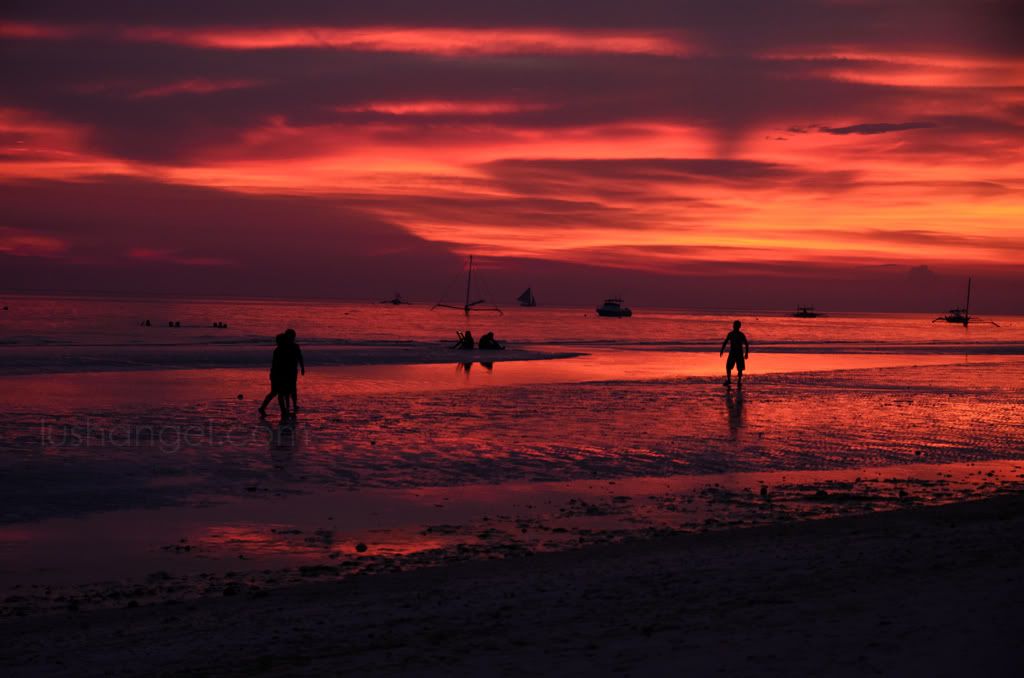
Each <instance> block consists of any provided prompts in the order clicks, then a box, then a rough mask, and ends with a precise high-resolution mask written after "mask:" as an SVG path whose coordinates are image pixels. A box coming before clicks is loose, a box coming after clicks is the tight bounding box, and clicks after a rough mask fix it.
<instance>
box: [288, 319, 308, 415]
mask: <svg viewBox="0 0 1024 678" xmlns="http://www.w3.org/2000/svg"><path fill="white" fill-rule="evenodd" d="M284 338H285V341H286V342H287V344H288V350H289V351H290V354H289V356H288V360H289V363H288V364H289V370H290V371H289V372H288V376H289V377H290V378H291V380H292V384H291V399H292V411H293V412H295V411H297V410H298V409H299V372H300V371H301V372H302V376H306V362H305V361H304V360H303V359H302V349H301V348H300V347H299V344H298V342H297V341H295V330H293V329H292V328H290V327H289V328H288V329H286V330H285V331H284Z"/></svg>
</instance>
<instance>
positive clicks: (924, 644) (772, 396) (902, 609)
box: [0, 351, 1024, 675]
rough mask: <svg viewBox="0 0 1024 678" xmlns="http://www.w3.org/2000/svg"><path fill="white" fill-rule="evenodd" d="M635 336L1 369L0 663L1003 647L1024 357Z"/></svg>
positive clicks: (825, 663)
mask: <svg viewBox="0 0 1024 678" xmlns="http://www.w3.org/2000/svg"><path fill="white" fill-rule="evenodd" d="M636 353H638V354H643V357H642V359H640V358H637V361H636V362H635V363H630V362H629V361H630V359H632V358H633V357H635V356H633V355H632V353H630V352H619V354H618V355H617V356H616V355H611V354H610V357H608V358H607V359H606V358H600V357H599V359H597V360H590V361H589V362H588V361H587V360H583V359H579V358H570V359H567V360H542V361H533V362H530V363H515V364H513V363H503V364H499V365H495V366H493V371H491V370H487V369H486V368H485V367H483V366H482V365H479V364H477V365H475V366H474V367H473V368H471V370H472V371H471V372H470V373H467V372H466V370H465V367H464V366H458V365H414V366H396V365H389V366H373V367H366V368H363V367H333V368H332V367H321V368H319V370H320V371H319V372H318V373H317V378H316V379H310V380H309V382H308V387H307V386H306V383H307V382H303V383H302V385H301V386H300V394H301V396H300V402H301V403H302V404H303V408H302V411H301V413H300V417H299V419H298V422H297V424H295V425H290V426H284V427H282V426H279V425H276V424H274V423H271V422H262V421H260V420H259V419H258V418H257V417H256V416H255V413H254V407H255V400H256V399H258V397H259V396H261V395H262V386H263V383H262V381H261V379H262V376H263V375H257V373H256V372H255V371H253V370H246V369H226V370H215V369H211V370H193V369H175V370H146V371H129V372H120V373H113V372H106V373H100V372H97V373H87V372H82V373H76V372H69V373H65V374H59V375H48V376H38V375H23V376H7V377H3V378H2V379H0V381H2V382H3V383H4V384H5V385H7V386H9V387H12V388H7V389H4V390H3V394H4V395H2V396H0V409H2V410H3V411H4V412H5V417H4V418H2V419H0V436H2V440H3V441H4V444H5V452H6V454H5V455H4V456H3V458H2V459H0V632H3V633H4V634H5V635H4V636H3V638H4V641H3V642H2V643H0V672H2V673H4V674H5V675H6V674H9V673H10V674H14V675H17V674H19V673H25V674H33V675H35V674H44V675H45V674H46V673H47V672H56V673H61V672H65V673H75V674H82V673H87V674H88V673H103V672H105V671H107V670H111V671H114V670H121V669H124V670H126V671H127V672H129V673H137V674H148V673H152V672H153V671H154V670H156V671H159V672H167V673H172V674H173V673H194V672H201V673H215V674H217V673H228V674H231V673H233V674H239V675H248V674H251V673H253V672H255V671H258V670H271V671H273V672H275V673H306V672H337V671H353V672H354V671H357V670H358V671H364V672H370V673H375V672H376V673H385V672H392V671H398V672H401V671H405V672H407V673H436V674H440V673H448V672H450V671H451V670H461V671H464V672H469V673H493V672H504V673H513V672H521V671H525V670H527V669H530V670H533V671H534V672H536V671H538V670H539V671H540V672H542V673H556V672H559V673H565V672H572V673H579V672H584V671H587V670H592V669H593V667H595V666H597V667H601V668H604V669H607V671H608V672H620V673H630V672H639V671H647V672H655V673H677V672H678V670H679V669H680V667H683V668H687V669H692V672H693V673H696V674H698V675H704V674H708V673H715V672H716V671H717V670H718V669H722V670H724V671H726V672H727V673H752V672H755V671H756V672H758V673H767V674H782V673H787V674H791V673H795V672H805V673H808V672H809V673H823V672H828V673H838V674H840V675H841V674H843V673H849V674H851V675H852V674H857V675H861V674H864V673H873V672H881V673H894V672H898V671H901V672H913V673H921V672H922V671H919V670H918V669H919V668H922V667H923V672H931V673H935V672H934V671H929V670H930V669H935V668H946V667H950V666H951V667H956V668H957V670H961V669H964V668H965V667H966V666H967V661H968V658H970V659H971V660H972V661H974V662H975V664H974V666H976V667H980V669H982V670H984V669H989V670H992V671H994V670H995V669H998V668H999V666H1000V664H999V662H1001V661H1003V660H1005V659H1006V658H1007V657H1008V655H1009V654H1010V652H1011V651H1010V650H1007V649H1006V647H1002V646H1000V645H998V644H997V641H1001V640H1002V639H1003V638H1004V637H1005V636H1004V635H1000V634H1004V633H1006V632H1007V631H1006V630H1007V629H1014V630H1017V629H1018V626H1019V625H1018V624H1017V622H1016V620H1017V619H1020V615H1018V616H1016V617H1014V616H1013V614H1014V613H1015V612H1016V610H1015V608H1014V607H1013V605H1014V604H1016V603H1017V602H1019V596H1018V598H1014V595H1017V594H1016V593H1010V594H1005V595H1001V594H1000V591H1001V590H1002V589H1005V588H1006V587H1008V586H1010V585H1011V584H1012V585H1016V584H1017V583H1019V582H1017V581H1016V580H1015V579H1014V577H1016V576H1018V574H1017V573H1018V572H1019V571H1020V564H1021V563H1020V552H1019V550H1020V548H1021V546H1020V542H1019V538H1016V537H1015V536H1014V532H1013V530H1014V529H1017V530H1019V528H1020V527H1021V526H1020V525H1019V522H1020V520H1021V518H1020V517H1019V514H1020V511H1019V509H1020V505H1021V503H1022V502H1024V500H1022V499H1021V492H1022V484H1024V424H1022V421H1024V361H1021V360H1020V359H1019V358H1018V357H1010V356H988V357H983V358H978V357H974V356H972V357H971V358H970V359H966V360H965V359H964V358H962V357H956V356H925V357H921V356H904V357H895V356H888V355H882V356H864V355H860V356H842V357H839V358H836V357H834V356H832V357H828V356H824V357H822V358H821V362H820V364H819V363H816V362H815V360H816V356H814V355H808V354H802V355H788V354H776V355H773V356H770V357H769V356H762V358H764V363H765V365H764V367H767V366H768V364H770V363H771V361H772V360H776V361H778V369H779V371H778V372H776V373H768V372H770V370H767V369H766V370H765V371H764V372H761V373H759V374H757V375H753V376H752V377H748V380H747V383H746V384H745V386H744V387H743V389H742V390H739V389H731V390H726V389H724V388H723V387H722V386H721V384H720V383H719V381H718V379H717V378H709V377H707V376H701V374H702V373H701V372H700V371H699V370H698V371H697V372H695V373H693V374H689V375H687V374H686V373H685V370H687V369H692V368H693V365H687V364H685V361H684V367H683V374H682V375H681V376H680V375H679V373H677V372H669V373H667V374H666V373H664V372H659V370H664V369H666V366H668V365H669V362H670V361H672V360H673V359H674V358H673V357H672V356H668V355H667V354H664V353H663V352H656V351H637V352H636ZM701 359H702V360H703V359H704V357H702V358H701ZM675 360H678V359H677V358H675ZM576 361H578V362H576ZM843 361H850V362H849V366H850V367H860V368H861V369H847V370H822V369H820V367H822V366H826V365H829V364H830V363H831V364H832V365H833V366H835V364H836V363H838V364H840V365H846V364H847V363H845V362H843ZM894 362H895V364H894ZM937 363H938V364H937ZM759 364H760V363H759ZM560 365H566V366H570V367H568V368H567V369H563V368H560V367H556V366H560ZM631 365H632V367H631ZM800 366H803V367H809V368H810V369H809V370H805V371H800V370H799V369H797V368H798V367H800ZM634 367H635V369H634ZM677 368H678V363H675V367H673V368H672V369H677ZM719 368H720V366H719ZM378 370H380V371H378ZM389 370H391V371H393V372H394V374H392V373H391V372H389ZM547 370H550V372H551V373H552V374H548V373H547ZM506 371H507V372H508V373H509V376H508V378H507V380H503V379H505V377H504V376H502V378H501V379H493V378H492V377H494V376H495V375H504V373H505V372H506ZM389 375H390V376H389ZM415 375H419V376H418V377H416V376H415ZM257 376H259V377H260V378H261V379H260V380H258V379H257ZM410 377H413V378H411V379H410ZM399 384H404V385H405V387H399V386H398V385H399ZM14 387H16V388H14ZM243 389H245V390H243ZM237 395H242V396H243V397H242V398H241V399H239V398H238V397H237ZM164 434H168V436H167V437H166V438H165V437H164ZM978 500H981V501H978ZM950 525H952V526H950ZM978 554H983V555H984V554H987V555H984V557H983V558H981V559H980V560H979V557H980V556H978ZM1004 565H1005V568H1004ZM1006 568H1008V569H1006ZM1007 590H1008V589H1007ZM1014 590H1016V589H1014ZM992 620H995V621H992ZM996 622H998V624H999V626H998V628H996V629H994V630H993V629H991V628H990V626H991V625H992V624H994V623H996ZM963 625H966V626H968V627H969V628H966V629H963V628H961V626H963ZM986 625H987V626H986ZM958 631H959V633H960V635H958V636H955V634H956V633H957V632H958ZM982 631H985V633H988V635H984V634H983V633H982ZM954 636H955V637H954ZM982 636H984V637H982ZM929 643H933V644H935V647H933V648H931V649H930V650H929V651H928V652H927V653H926V650H927V648H928V647H929ZM968 647H972V648H973V647H976V648H977V652H975V653H974V654H973V655H972V654H968V653H967V652H966V648H968ZM1007 647H1009V646H1007ZM23 648H24V649H23ZM979 652H980V653H981V654H980V655H979V654H978V653H979ZM944 653H945V654H944ZM924 654H927V656H926V657H925V658H924V659H921V655H924ZM947 655H948V656H947ZM912 660H913V661H918V662H923V663H919V665H915V664H912V663H911V662H912ZM58 662H63V663H58ZM985 662H990V663H989V664H986V663H985ZM538 667H539V669H538ZM5 668H6V669H9V670H3V669H5ZM995 673H998V671H995ZM941 674H942V671H938V673H937V675H941Z"/></svg>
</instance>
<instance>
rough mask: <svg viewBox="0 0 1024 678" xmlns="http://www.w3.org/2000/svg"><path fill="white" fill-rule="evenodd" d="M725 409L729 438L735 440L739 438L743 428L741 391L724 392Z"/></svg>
mask: <svg viewBox="0 0 1024 678" xmlns="http://www.w3.org/2000/svg"><path fill="white" fill-rule="evenodd" d="M725 407H726V409H728V410H729V437H730V438H731V439H732V440H736V438H737V437H739V434H740V429H741V428H743V427H744V426H745V423H744V421H743V390H742V389H740V390H737V391H736V393H735V395H733V391H732V390H729V391H726V392H725Z"/></svg>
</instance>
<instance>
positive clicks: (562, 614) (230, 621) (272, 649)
mask: <svg viewBox="0 0 1024 678" xmlns="http://www.w3.org/2000/svg"><path fill="white" fill-rule="evenodd" d="M1022 531H1024V494H1022V493H1020V492H1015V493H1013V494H1009V495H1005V496H1000V497H994V498H990V499H984V500H980V501H968V502H960V503H956V504H947V505H944V506H935V507H917V508H907V509H901V510H897V511H891V512H885V513H877V514H872V515H864V516H854V517H840V518H833V519H828V520H819V521H807V522H800V523H793V524H785V525H771V526H765V527H752V528H745V529H731V530H726V531H720V532H711V533H707V534H682V535H673V536H668V537H658V538H654V539H650V540H645V541H629V542H624V543H619V544H614V545H602V546H592V547H588V548H584V549H579V550H575V551H570V552H560V553H550V554H538V555H533V556H524V557H513V558H506V559H503V560H498V561H474V562H468V563H454V564H449V565H445V566H443V567H439V568H429V569H421V570H414V571H408V572H397V573H382V574H376V575H373V576H368V577H367V576H357V577H353V578H351V579H348V580H344V581H341V582H336V583H314V584H304V585H299V586H293V587H287V588H283V589H273V588H258V589H254V588H251V587H249V586H247V585H246V583H245V582H244V581H239V582H237V584H236V585H234V586H233V587H227V588H225V589H224V590H223V591H217V592H216V593H214V594H213V595H211V596H209V597H207V598H204V599H201V600H198V601H192V602H188V603H179V604H175V605H169V604H155V605H141V606H139V605H137V604H133V603H132V601H131V600H127V601H124V602H123V604H121V605H119V606H118V607H117V608H115V609H107V610H84V609H83V610H74V609H68V610H67V611H65V612H58V613H54V614H49V615H42V616H38V617H32V616H30V617H17V616H14V617H7V618H5V619H3V620H2V621H0V630H2V632H3V633H4V635H5V639H6V641H7V642H6V643H5V646H6V648H7V649H6V650H3V651H2V652H0V668H3V669H4V672H5V674H6V675H12V676H16V675H64V674H72V673H73V674H77V675H82V674H83V673H84V674H101V673H103V672H105V671H108V670H116V669H126V668H129V667H130V668H129V670H130V671H131V672H133V673H135V674H138V675H143V674H146V673H149V672H153V671H158V672H160V673H162V674H167V675H178V674H183V673H193V672H203V673H211V674H214V675H243V674H251V673H253V672H255V671H259V670H262V671H269V672H271V673H285V674H291V673H295V672H300V671H301V672H304V673H317V672H319V673H325V672H333V671H345V672H347V673H348V672H351V673H354V672H357V671H358V672H361V673H362V672H369V673H372V674H384V673H410V674H411V673H415V674H418V675H440V674H443V673H449V672H451V671H453V670H461V671H463V672H467V673H470V674H475V673H481V672H488V673H511V672H515V671H516V670H517V669H518V668H519V667H523V666H533V667H534V670H535V671H539V672H540V673H544V674H555V673H564V672H574V671H579V670H583V669H584V667H586V666H591V667H593V666H601V667H604V670H605V671H607V672H625V673H630V672H638V673H668V672H675V671H678V670H679V669H680V668H681V667H685V669H686V671H687V673H689V674H694V675H708V674H713V673H716V672H720V671H724V672H726V673H731V674H738V673H746V674H750V673H757V674H759V675H793V674H801V673H805V674H815V673H817V674H821V673H824V672H828V673H829V674H832V675H862V674H864V673H871V672H875V673H882V674H885V675H889V674H897V673H902V674H907V673H910V674H917V675H928V674H930V675H951V674H954V673H958V672H961V671H963V672H967V671H969V672H970V673H974V674H978V673H987V674H988V675H1009V672H1010V671H1011V670H1013V668H1014V667H1016V666H1018V665H1019V661H1020V659H1021V656H1022V651H1021V650H1020V648H1019V633H1020V631H1021V630H1024V624H1022V619H1024V615H1022V614H1021V613H1020V611H1019V610H1020V606H1021V604H1022V603H1024V587H1022V586H1021V584H1022V583H1024V574H1022V573H1024V542H1021V540H1020V539H1019V535H1020V534H1021V533H1022ZM15 648H19V649H18V650H17V651H15ZM534 662H536V663H534Z"/></svg>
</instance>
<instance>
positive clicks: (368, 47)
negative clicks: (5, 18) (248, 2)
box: [0, 22, 692, 56]
mask: <svg viewBox="0 0 1024 678" xmlns="http://www.w3.org/2000/svg"><path fill="white" fill-rule="evenodd" d="M0 37H5V38H12V39H21V40H31V39H50V40H53V39H58V40H59V39H72V38H77V37H99V38H105V39H112V40H123V41H128V42H152V43H165V44H172V45H182V46H186V47H196V48H205V49H225V50H267V49H289V48H322V49H344V50H352V51H361V52H408V53H417V54H434V55H438V56H460V55H502V54H600V53H605V54H652V55H661V56H681V55H683V54H686V53H688V52H690V51H692V50H691V48H690V47H689V46H688V45H687V44H686V42H685V41H684V40H683V39H682V37H681V36H680V35H678V34H677V33H671V32H668V31H649V30H648V31H640V30H567V29H559V28H433V27H424V28H419V27H417V28H408V27H400V26H363V27H354V28H349V27H333V26H305V27H298V28H273V27H268V28H232V27H217V28H213V27H205V28H204V27H195V28H193V27H190V28H174V27H167V26H126V27H115V28H107V27H101V26H95V25H88V26H86V25H83V26H62V25H54V24H38V23H24V22H22V23H14V22H9V23H3V24H0Z"/></svg>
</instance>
